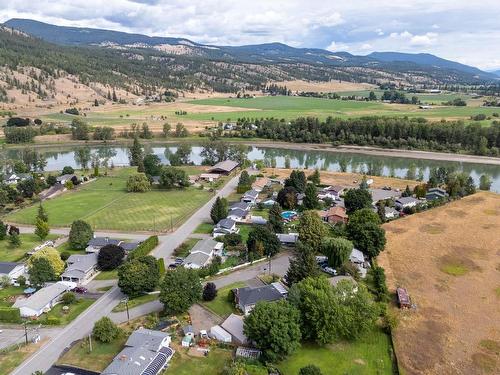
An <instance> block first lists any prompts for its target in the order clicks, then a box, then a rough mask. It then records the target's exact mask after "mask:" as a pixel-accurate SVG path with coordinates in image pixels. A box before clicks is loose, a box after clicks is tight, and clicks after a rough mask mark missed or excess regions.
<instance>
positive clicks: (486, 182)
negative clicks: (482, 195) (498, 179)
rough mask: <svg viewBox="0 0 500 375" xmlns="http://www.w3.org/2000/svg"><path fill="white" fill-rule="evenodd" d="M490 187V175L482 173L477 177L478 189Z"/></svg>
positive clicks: (487, 189)
mask: <svg viewBox="0 0 500 375" xmlns="http://www.w3.org/2000/svg"><path fill="white" fill-rule="evenodd" d="M490 189H491V178H490V176H488V175H486V174H483V175H481V177H479V190H486V191H489V190H490Z"/></svg>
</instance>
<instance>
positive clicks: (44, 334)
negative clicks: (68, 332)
mask: <svg viewBox="0 0 500 375" xmlns="http://www.w3.org/2000/svg"><path fill="white" fill-rule="evenodd" d="M0 330H1V331H2V333H0V349H4V348H7V347H9V346H11V345H14V344H18V343H24V341H25V339H26V338H25V333H24V328H23V327H20V326H8V327H5V326H0ZM61 330H62V328H59V327H51V328H40V329H35V327H32V326H28V341H31V339H32V338H33V337H34V336H35V335H36V333H38V334H40V337H41V339H42V340H43V339H45V338H48V337H54V336H55V335H56V334H57V333H59V332H60V331H61Z"/></svg>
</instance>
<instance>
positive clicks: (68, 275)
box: [61, 253, 97, 284]
mask: <svg viewBox="0 0 500 375" xmlns="http://www.w3.org/2000/svg"><path fill="white" fill-rule="evenodd" d="M66 263H67V264H68V267H67V268H66V270H65V271H64V273H63V274H62V275H61V281H70V282H74V283H78V284H85V283H86V282H87V281H89V279H90V278H91V277H92V276H93V275H94V274H95V273H96V272H97V253H90V254H86V255H80V254H73V255H71V256H70V257H69V258H68V260H67V261H66Z"/></svg>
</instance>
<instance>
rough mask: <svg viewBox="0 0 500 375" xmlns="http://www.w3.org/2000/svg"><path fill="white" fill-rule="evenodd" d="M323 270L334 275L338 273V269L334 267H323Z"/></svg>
mask: <svg viewBox="0 0 500 375" xmlns="http://www.w3.org/2000/svg"><path fill="white" fill-rule="evenodd" d="M323 271H325V272H326V273H328V274H330V275H333V276H336V275H337V270H335V269H333V268H332V267H325V268H323Z"/></svg>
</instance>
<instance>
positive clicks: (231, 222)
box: [217, 219, 236, 229]
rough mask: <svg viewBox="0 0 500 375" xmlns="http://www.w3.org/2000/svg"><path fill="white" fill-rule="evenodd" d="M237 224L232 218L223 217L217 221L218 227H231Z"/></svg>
mask: <svg viewBox="0 0 500 375" xmlns="http://www.w3.org/2000/svg"><path fill="white" fill-rule="evenodd" d="M235 224H236V221H234V220H232V219H222V220H221V221H219V222H218V223H217V227H219V228H226V229H231V228H232V227H233V226H234V225H235Z"/></svg>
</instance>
